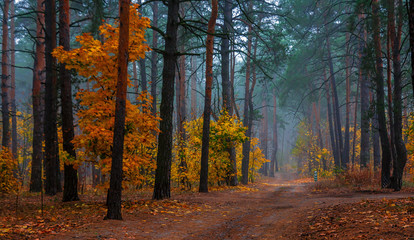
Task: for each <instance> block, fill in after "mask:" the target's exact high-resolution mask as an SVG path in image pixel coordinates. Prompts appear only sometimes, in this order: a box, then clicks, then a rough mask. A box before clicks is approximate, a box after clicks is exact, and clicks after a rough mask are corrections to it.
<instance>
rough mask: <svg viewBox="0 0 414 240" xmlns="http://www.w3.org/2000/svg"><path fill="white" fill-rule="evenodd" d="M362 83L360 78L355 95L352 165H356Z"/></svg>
mask: <svg viewBox="0 0 414 240" xmlns="http://www.w3.org/2000/svg"><path fill="white" fill-rule="evenodd" d="M359 75H361V70H359ZM360 83H361V79H360V78H359V80H358V82H357V91H356V94H355V104H354V106H355V108H354V133H353V135H354V136H353V137H352V139H353V140H352V164H355V144H356V133H357V127H358V126H357V117H358V95H359V85H360Z"/></svg>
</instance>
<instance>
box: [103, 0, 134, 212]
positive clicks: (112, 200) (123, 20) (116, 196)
mask: <svg viewBox="0 0 414 240" xmlns="http://www.w3.org/2000/svg"><path fill="white" fill-rule="evenodd" d="M119 17H120V20H119V42H118V81H117V86H116V103H115V124H114V139H113V148H112V164H111V180H110V183H109V184H110V185H109V190H108V198H107V204H108V213H107V215H106V217H105V219H117V220H122V214H121V199H122V159H123V154H124V133H125V115H126V109H125V106H126V91H127V79H128V46H129V0H119Z"/></svg>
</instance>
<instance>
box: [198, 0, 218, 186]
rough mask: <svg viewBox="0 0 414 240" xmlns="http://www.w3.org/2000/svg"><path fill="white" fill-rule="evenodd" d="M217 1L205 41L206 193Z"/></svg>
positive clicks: (203, 161) (202, 180)
mask: <svg viewBox="0 0 414 240" xmlns="http://www.w3.org/2000/svg"><path fill="white" fill-rule="evenodd" d="M217 5H218V3H217V0H212V2H211V15H210V20H209V21H208V28H207V34H208V35H207V40H206V93H205V100H204V116H203V117H204V118H203V137H202V145H201V169H200V188H199V192H208V150H209V143H210V115H211V88H212V84H213V51H214V48H213V47H214V32H215V26H216V19H217V14H218V7H217Z"/></svg>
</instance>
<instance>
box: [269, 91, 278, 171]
mask: <svg viewBox="0 0 414 240" xmlns="http://www.w3.org/2000/svg"><path fill="white" fill-rule="evenodd" d="M276 109H277V102H276V92H275V93H273V152H272V160H271V162H270V168H271V169H273V170H274V171H278V170H279V169H278V165H277V148H278V141H277V113H276ZM270 176H271V177H274V176H275V175H274V172H273V175H272V172H270Z"/></svg>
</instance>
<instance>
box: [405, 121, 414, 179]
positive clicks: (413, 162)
mask: <svg viewBox="0 0 414 240" xmlns="http://www.w3.org/2000/svg"><path fill="white" fill-rule="evenodd" d="M404 130H405V131H404V133H405V135H406V138H407V143H406V148H407V157H408V159H407V166H406V172H407V173H408V174H409V175H410V178H411V180H412V181H414V115H413V114H410V116H408V126H407V129H404Z"/></svg>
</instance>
